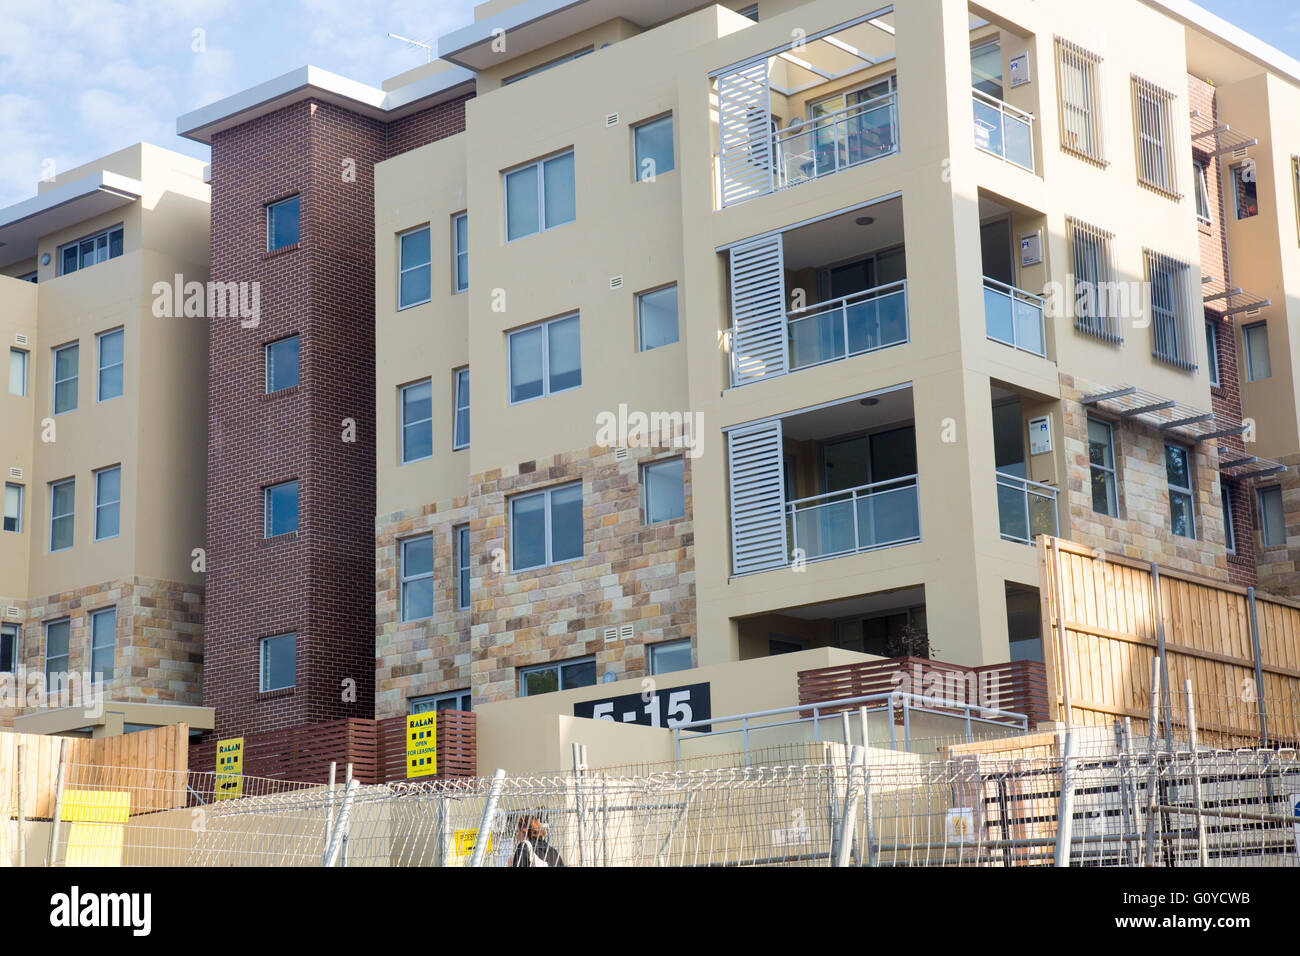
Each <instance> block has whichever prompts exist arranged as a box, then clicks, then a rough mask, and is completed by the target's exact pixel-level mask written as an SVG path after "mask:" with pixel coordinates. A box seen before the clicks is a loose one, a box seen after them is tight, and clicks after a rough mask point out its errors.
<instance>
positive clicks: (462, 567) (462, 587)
mask: <svg viewBox="0 0 1300 956" xmlns="http://www.w3.org/2000/svg"><path fill="white" fill-rule="evenodd" d="M454 534H455V535H456V607H457V608H458V609H459V610H462V611H463V610H465V609H466V608H467V607H469V603H470V596H469V525H467V524H462V525H457V526H456V528H455V530H454Z"/></svg>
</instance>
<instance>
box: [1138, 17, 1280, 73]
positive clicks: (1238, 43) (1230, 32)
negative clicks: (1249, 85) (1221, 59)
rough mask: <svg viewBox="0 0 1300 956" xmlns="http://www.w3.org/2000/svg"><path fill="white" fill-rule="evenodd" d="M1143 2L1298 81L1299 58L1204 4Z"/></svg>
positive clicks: (1268, 68)
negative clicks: (1215, 13) (1271, 44)
mask: <svg viewBox="0 0 1300 956" xmlns="http://www.w3.org/2000/svg"><path fill="white" fill-rule="evenodd" d="M1143 2H1145V3H1146V4H1147V6H1150V7H1155V8H1156V9H1158V10H1163V11H1164V12H1165V13H1168V14H1169V15H1170V16H1172V17H1173V18H1174V19H1176V20H1180V21H1182V23H1183V24H1184V25H1185V26H1188V27H1190V28H1192V29H1194V30H1196V31H1197V32H1198V33H1202V34H1205V35H1208V36H1211V37H1214V38H1216V39H1218V40H1220V41H1222V42H1223V43H1225V44H1227V45H1228V46H1230V47H1232V48H1233V49H1234V50H1236V51H1237V52H1238V53H1240V54H1241V55H1243V56H1245V57H1246V58H1247V59H1249V60H1253V61H1254V62H1255V63H1257V64H1259V65H1260V66H1262V67H1264V68H1265V69H1267V70H1269V71H1270V72H1272V73H1277V74H1280V75H1282V76H1285V77H1286V78H1287V79H1288V80H1290V81H1291V82H1292V83H1297V84H1300V60H1296V59H1295V58H1294V57H1291V56H1288V55H1287V54H1285V53H1283V52H1282V51H1281V50H1279V49H1278V48H1277V47H1275V46H1270V45H1269V44H1267V43H1265V42H1264V41H1263V40H1261V39H1260V38H1259V37H1257V36H1254V35H1253V34H1250V33H1247V32H1246V31H1245V30H1243V29H1241V27H1238V26H1234V25H1233V24H1231V23H1229V22H1228V21H1227V20H1224V19H1223V18H1222V17H1216V16H1215V15H1214V14H1213V13H1211V12H1210V11H1209V10H1206V9H1205V8H1204V7H1199V6H1197V5H1196V4H1194V3H1191V2H1190V0H1143Z"/></svg>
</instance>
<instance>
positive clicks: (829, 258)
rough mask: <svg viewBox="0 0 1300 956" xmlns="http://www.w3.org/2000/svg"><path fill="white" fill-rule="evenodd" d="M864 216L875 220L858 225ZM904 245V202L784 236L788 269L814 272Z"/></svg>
mask: <svg viewBox="0 0 1300 956" xmlns="http://www.w3.org/2000/svg"><path fill="white" fill-rule="evenodd" d="M863 216H870V217H872V218H873V219H875V222H873V223H872V224H871V225H869V226H859V225H858V224H857V220H858V219H859V218H861V217H863ZM902 244H903V201H902V200H901V199H897V198H895V199H889V200H886V201H885V202H881V203H876V204H875V205H873V206H866V207H862V208H858V209H854V210H852V211H851V212H847V213H845V214H844V215H842V216H834V217H832V218H830V219H822V220H820V221H818V222H814V223H812V224H810V225H807V226H801V227H800V228H798V229H793V230H791V231H790V232H788V233H786V234H785V249H784V255H785V267H786V268H787V269H812V268H818V267H821V266H826V265H829V264H831V263H835V262H843V261H844V260H846V259H852V258H854V257H855V256H860V255H864V254H866V253H868V252H871V251H873V250H876V249H886V248H888V247H890V246H899V245H902Z"/></svg>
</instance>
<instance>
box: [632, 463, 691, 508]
mask: <svg viewBox="0 0 1300 956" xmlns="http://www.w3.org/2000/svg"><path fill="white" fill-rule="evenodd" d="M641 508H642V514H643V515H644V520H645V523H646V524H656V523H658V522H660V521H673V520H675V519H677V518H681V517H684V516H685V514H686V478H685V469H684V467H683V460H682V459H681V458H669V459H667V460H665V461H656V462H652V463H650V464H648V465H642V466H641Z"/></svg>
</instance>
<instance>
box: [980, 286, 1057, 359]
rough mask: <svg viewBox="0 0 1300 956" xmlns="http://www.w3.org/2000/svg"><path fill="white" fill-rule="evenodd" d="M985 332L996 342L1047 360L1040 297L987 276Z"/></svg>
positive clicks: (1041, 299) (985, 287) (1045, 335)
mask: <svg viewBox="0 0 1300 956" xmlns="http://www.w3.org/2000/svg"><path fill="white" fill-rule="evenodd" d="M984 328H985V331H986V332H987V333H988V337H989V338H990V339H991V340H993V341H994V342H1001V343H1002V344H1003V345H1009V346H1011V347H1012V348H1014V349H1019V350H1020V351H1022V352H1029V353H1031V354H1033V355H1038V356H1041V357H1043V358H1046V357H1047V333H1046V330H1045V328H1044V325H1043V297H1042V296H1041V295H1034V293H1032V292H1026V291H1025V290H1024V289H1017V288H1016V287H1015V286H1013V285H1007V283H1005V282H999V281H998V280H997V279H990V278H989V277H988V276H985V277H984Z"/></svg>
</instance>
